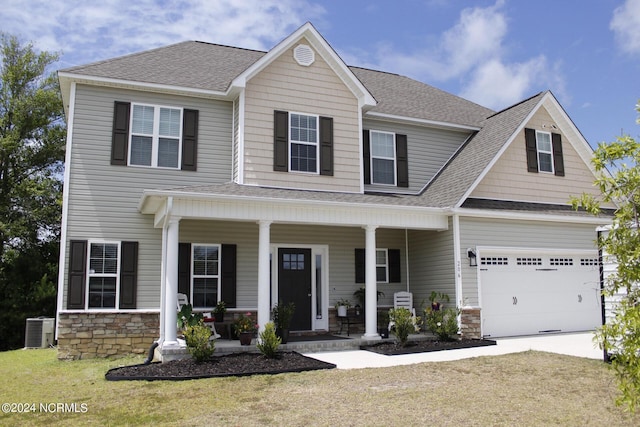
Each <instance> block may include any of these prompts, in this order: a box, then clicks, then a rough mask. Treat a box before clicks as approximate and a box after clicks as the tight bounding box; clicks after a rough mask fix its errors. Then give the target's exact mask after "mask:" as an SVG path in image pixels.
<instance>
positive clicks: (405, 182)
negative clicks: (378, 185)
mask: <svg viewBox="0 0 640 427" xmlns="http://www.w3.org/2000/svg"><path fill="white" fill-rule="evenodd" d="M408 157H409V156H408V155H407V135H399V134H396V165H397V168H398V187H408V186H409V159H408Z"/></svg>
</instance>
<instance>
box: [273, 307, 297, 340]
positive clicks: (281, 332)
mask: <svg viewBox="0 0 640 427" xmlns="http://www.w3.org/2000/svg"><path fill="white" fill-rule="evenodd" d="M295 310H296V305H295V304H294V303H293V302H289V303H286V304H285V303H283V302H282V301H279V302H278V304H276V305H274V306H273V308H272V309H271V317H273V323H274V324H275V326H276V335H277V336H278V337H280V339H281V340H282V344H286V343H287V341H289V326H290V325H291V318H292V317H293V313H294V311H295Z"/></svg>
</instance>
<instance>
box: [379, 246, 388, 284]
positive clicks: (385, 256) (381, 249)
mask: <svg viewBox="0 0 640 427" xmlns="http://www.w3.org/2000/svg"><path fill="white" fill-rule="evenodd" d="M378 252H384V261H385V263H384V264H378ZM378 267H384V270H385V276H386V277H385V279H384V281H378ZM376 282H377V283H389V249H387V248H376Z"/></svg>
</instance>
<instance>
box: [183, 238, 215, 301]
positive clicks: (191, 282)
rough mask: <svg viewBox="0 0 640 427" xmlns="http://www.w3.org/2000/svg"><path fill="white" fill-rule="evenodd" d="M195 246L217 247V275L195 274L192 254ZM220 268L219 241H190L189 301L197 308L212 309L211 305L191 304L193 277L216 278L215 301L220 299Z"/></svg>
mask: <svg viewBox="0 0 640 427" xmlns="http://www.w3.org/2000/svg"><path fill="white" fill-rule="evenodd" d="M196 246H206V247H217V248H218V273H217V275H205V274H195V273H194V268H193V261H194V259H193V254H194V252H195V248H196ZM221 269H222V244H220V243H192V244H191V267H190V270H191V277H190V279H189V287H190V290H191V291H190V298H189V303H190V304H191V305H192V306H193V307H194V308H197V309H198V310H202V309H213V307H195V306H194V304H193V279H211V278H217V279H218V289H217V291H216V302H219V301H220V294H221V292H222V278H221Z"/></svg>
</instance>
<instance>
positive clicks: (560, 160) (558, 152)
mask: <svg viewBox="0 0 640 427" xmlns="http://www.w3.org/2000/svg"><path fill="white" fill-rule="evenodd" d="M551 141H552V143H553V168H554V170H555V171H556V172H555V173H556V176H564V157H563V156H562V137H561V136H560V134H557V133H552V134H551Z"/></svg>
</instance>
